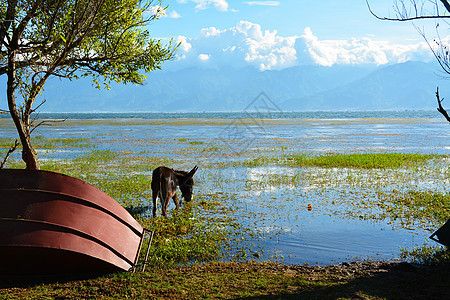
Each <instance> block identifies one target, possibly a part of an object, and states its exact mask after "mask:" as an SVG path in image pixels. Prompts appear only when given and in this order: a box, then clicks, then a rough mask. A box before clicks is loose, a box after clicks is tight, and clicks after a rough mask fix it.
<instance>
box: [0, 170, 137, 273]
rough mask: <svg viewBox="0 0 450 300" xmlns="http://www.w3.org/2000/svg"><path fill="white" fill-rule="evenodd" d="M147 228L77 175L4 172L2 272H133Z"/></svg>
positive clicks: (0, 187) (0, 175)
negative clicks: (130, 270) (75, 176)
mask: <svg viewBox="0 0 450 300" xmlns="http://www.w3.org/2000/svg"><path fill="white" fill-rule="evenodd" d="M143 238H144V228H143V227H142V226H141V225H140V224H139V223H138V222H137V221H136V220H135V219H134V218H133V217H132V216H131V215H130V214H129V213H128V212H127V211H126V210H125V209H124V208H123V207H122V206H121V205H120V204H119V203H118V202H117V201H115V200H114V199H112V198H111V197H109V196H108V195H107V194H105V193H104V192H102V191H100V190H99V189H97V188H96V187H94V186H92V185H90V184H88V183H86V182H84V181H82V180H79V179H76V178H73V177H70V176H66V175H63V174H58V173H54V172H48V171H37V170H16V169H1V170H0V274H2V275H6V274H19V275H31V274H58V273H65V274H69V273H108V272H115V271H121V270H129V269H131V268H133V267H134V266H135V265H136V263H137V260H138V257H139V252H140V248H141V244H142V241H143Z"/></svg>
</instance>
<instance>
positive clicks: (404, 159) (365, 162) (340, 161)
mask: <svg viewBox="0 0 450 300" xmlns="http://www.w3.org/2000/svg"><path fill="white" fill-rule="evenodd" d="M440 157H446V156H444V155H433V154H418V153H416V154H413V153H354V154H340V153H330V154H327V155H311V154H303V153H300V154H293V155H287V156H280V157H259V158H256V159H252V160H248V161H245V162H244V165H245V166H247V167H256V166H264V165H281V166H291V167H323V168H357V169H388V168H400V167H403V166H406V165H412V164H418V163H422V162H426V161H428V160H430V159H434V158H440Z"/></svg>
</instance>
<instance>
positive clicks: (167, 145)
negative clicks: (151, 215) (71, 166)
mask: <svg viewBox="0 0 450 300" xmlns="http://www.w3.org/2000/svg"><path fill="white" fill-rule="evenodd" d="M41 118H68V120H67V121H66V122H64V123H55V124H54V125H53V126H52V127H40V128H39V129H38V130H37V132H36V133H35V134H36V135H42V136H45V137H56V138H58V137H59V138H70V137H74V138H77V137H85V138H89V139H92V140H94V141H95V144H96V149H99V150H102V149H108V150H113V151H128V152H130V151H131V152H134V153H140V155H148V156H158V157H167V158H169V159H171V160H172V161H174V164H176V165H174V166H171V167H175V168H179V169H190V168H192V166H193V165H195V164H198V165H199V166H200V170H199V172H198V175H196V177H197V182H198V183H197V185H196V187H195V188H196V190H197V191H198V192H199V193H206V192H213V193H220V194H226V195H227V197H225V198H226V201H229V202H230V205H231V206H232V207H233V208H235V210H233V214H235V217H236V218H238V219H239V220H240V222H241V223H242V224H244V225H245V226H246V227H248V228H250V229H251V230H252V231H253V232H254V234H253V235H251V236H248V237H247V239H246V240H244V241H243V243H246V244H247V245H248V247H250V248H254V249H255V251H256V250H262V251H263V253H264V254H263V256H262V257H261V259H268V258H271V259H274V260H276V259H278V260H281V261H283V262H286V263H305V262H306V263H310V264H316V263H318V264H322V265H323V264H329V263H335V262H340V261H343V260H349V259H355V258H362V259H363V258H383V259H393V258H396V257H398V255H399V253H400V248H401V247H403V248H411V247H414V246H420V245H423V244H424V243H425V242H427V237H428V236H429V235H430V234H431V232H430V229H429V230H423V229H421V228H413V230H411V228H410V229H401V228H398V226H395V224H392V222H390V221H389V220H382V221H370V220H369V221H364V220H360V219H354V218H346V217H343V216H342V215H340V214H339V213H338V212H336V208H332V207H330V206H329V203H330V201H333V199H336V201H338V200H339V201H342V200H343V198H342V195H341V194H340V193H341V192H342V191H348V190H355V191H356V192H358V191H361V192H365V193H369V194H370V193H371V192H373V191H371V188H370V187H366V186H364V185H362V186H357V187H349V186H346V185H345V184H343V185H339V184H337V185H334V186H333V187H330V188H324V187H320V188H318V187H316V186H315V185H314V183H313V182H311V180H309V181H308V180H307V178H311V176H312V177H314V176H317V174H316V173H317V172H319V173H320V172H322V171H323V170H313V169H311V168H310V169H305V168H275V167H255V168H245V167H236V168H234V167H224V166H220V165H219V167H211V166H214V164H215V163H217V162H233V161H240V160H246V159H251V158H253V157H258V156H264V155H269V156H274V155H278V154H289V153H313V154H323V153H328V152H345V153H351V152H409V153H438V154H449V150H450V124H448V123H447V122H446V121H445V120H443V118H442V117H441V116H440V115H439V113H437V112H433V111H407V112H302V113H266V114H253V115H252V114H250V115H249V114H243V113H195V114H194V113H189V114H187V113H171V114H168V113H165V114H161V113H127V114H42V115H41ZM0 130H1V133H2V134H1V137H15V130H14V128H13V126H12V125H11V123H9V122H7V121H6V119H4V117H3V120H0ZM183 141H186V142H183ZM189 141H192V142H196V143H197V144H198V146H196V145H194V143H192V144H188V142H189ZM187 147H189V149H190V150H189V151H188V152H186V151H185V148H187ZM208 147H216V148H217V149H218V150H217V151H215V152H211V151H209V152H208V151H206V152H205V151H203V150H202V149H205V148H208ZM83 151H84V150H83V149H70V148H68V149H58V150H55V151H48V152H45V153H40V157H41V159H61V158H74V157H77V156H80V155H82V154H83ZM186 153H188V155H186ZM16 155H17V154H16ZM445 168H446V167H445V166H444V169H445ZM344 171H345V170H344ZM150 172H151V170H149V171H148V174H150ZM336 172H338V173H339V172H340V171H336ZM280 173H282V174H288V177H289V178H305V179H304V181H302V180H300V181H298V180H297V181H295V182H294V183H293V184H290V183H273V182H271V181H270V180H268V179H267V178H271V176H277V175H279V174H280ZM338 173H337V175H336V176H337V177H339V176H342V174H340V173H339V174H338ZM438 173H439V172H438ZM218 176H219V177H221V180H220V183H218V182H217V180H216V181H214V180H213V179H212V178H217V177H218ZM358 176H360V174H359V175H358ZM387 176H390V175H389V174H388V175H387ZM430 176H431V175H430ZM433 176H435V177H436V178H434V179H433V178H431V179H426V178H422V177H421V178H419V177H418V178H416V179H414V183H412V182H405V181H399V182H392V183H389V182H386V183H383V184H384V185H385V187H384V188H386V189H387V190H389V189H394V188H396V189H402V188H403V189H409V188H415V187H417V186H420V187H421V188H425V189H431V190H435V191H446V186H447V185H448V181H447V180H448V178H446V177H445V176H446V175H445V174H444V173H443V174H434V175H433ZM440 176H441V177H440ZM442 176H443V177H442ZM383 184H382V188H383ZM369 197H373V195H369ZM349 201H350V200H349ZM309 203H311V204H312V207H313V210H312V211H308V210H307V209H306V207H307V204H309ZM172 207H173V206H172ZM338 210H339V209H338ZM431 243H432V242H431ZM431 243H430V244H431Z"/></svg>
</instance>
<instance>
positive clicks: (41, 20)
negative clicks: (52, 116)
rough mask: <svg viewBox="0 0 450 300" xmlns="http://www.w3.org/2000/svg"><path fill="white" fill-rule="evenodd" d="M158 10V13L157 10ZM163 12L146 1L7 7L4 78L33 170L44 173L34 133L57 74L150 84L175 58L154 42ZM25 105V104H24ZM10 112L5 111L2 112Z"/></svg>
mask: <svg viewBox="0 0 450 300" xmlns="http://www.w3.org/2000/svg"><path fill="white" fill-rule="evenodd" d="M155 7H157V8H156V11H155V10H154V8H155ZM163 10H164V8H162V7H161V3H160V2H159V5H158V6H152V1H149V2H146V1H142V0H118V1H117V0H76V1H65V0H45V1H40V0H17V1H7V2H6V1H4V2H2V3H1V4H0V42H1V47H0V75H4V74H6V75H7V100H8V108H9V112H10V114H11V117H12V119H13V121H14V123H15V125H16V128H17V131H18V134H19V137H20V141H21V143H22V158H23V160H24V161H25V163H26V165H27V168H29V169H39V164H38V163H37V158H36V153H35V150H34V148H33V146H32V144H31V141H30V137H31V134H32V132H33V130H34V128H36V127H37V126H39V125H41V124H42V122H41V123H38V124H36V122H35V121H36V120H35V119H33V118H32V113H33V112H35V111H36V110H37V109H38V108H39V106H40V105H41V104H42V103H41V104H39V105H38V106H37V107H36V108H33V105H34V102H35V101H36V98H37V96H38V95H39V94H40V93H41V91H42V90H43V88H44V84H45V82H46V81H47V79H48V78H49V77H51V76H56V77H60V78H67V79H70V80H72V79H77V78H80V77H93V80H94V84H95V85H96V86H97V87H100V84H101V83H103V84H104V85H105V86H106V87H108V84H109V83H110V82H111V81H116V82H119V83H120V82H122V83H136V84H141V83H143V81H144V79H145V78H146V76H145V73H148V72H151V71H153V70H155V69H159V68H161V63H162V62H164V61H166V60H168V59H171V58H172V57H173V55H174V51H175V49H174V47H173V46H172V41H170V42H169V44H168V45H164V44H163V42H162V41H161V40H155V39H152V38H150V34H149V31H148V29H147V27H146V26H147V25H148V24H149V22H151V21H153V20H156V19H157V18H158V17H159V16H160V15H161V14H162V13H163ZM17 100H18V101H17ZM2 111H4V110H2Z"/></svg>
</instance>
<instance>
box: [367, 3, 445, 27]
mask: <svg viewBox="0 0 450 300" xmlns="http://www.w3.org/2000/svg"><path fill="white" fill-rule="evenodd" d="M440 1H441V2H442V4H443V5H444V6H445V8H446V9H447V11H448V12H450V3H449V2H448V1H447V0H440ZM401 2H402V4H403V1H401ZM366 4H367V8H368V9H369V12H370V13H371V14H372V16H374V17H375V18H377V19H378V20H382V21H397V22H406V21H414V20H423V19H449V18H450V15H441V14H439V10H438V8H437V3H435V4H436V14H435V15H420V14H419V11H418V9H417V5H416V2H415V1H412V4H413V6H414V11H415V16H411V17H409V16H408V12H407V11H406V7H405V6H404V4H403V13H402V12H401V11H400V9H399V7H397V8H396V10H397V12H398V16H397V17H396V18H390V17H380V16H379V15H377V14H376V13H375V12H374V11H373V10H372V7H371V6H370V4H369V0H366Z"/></svg>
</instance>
